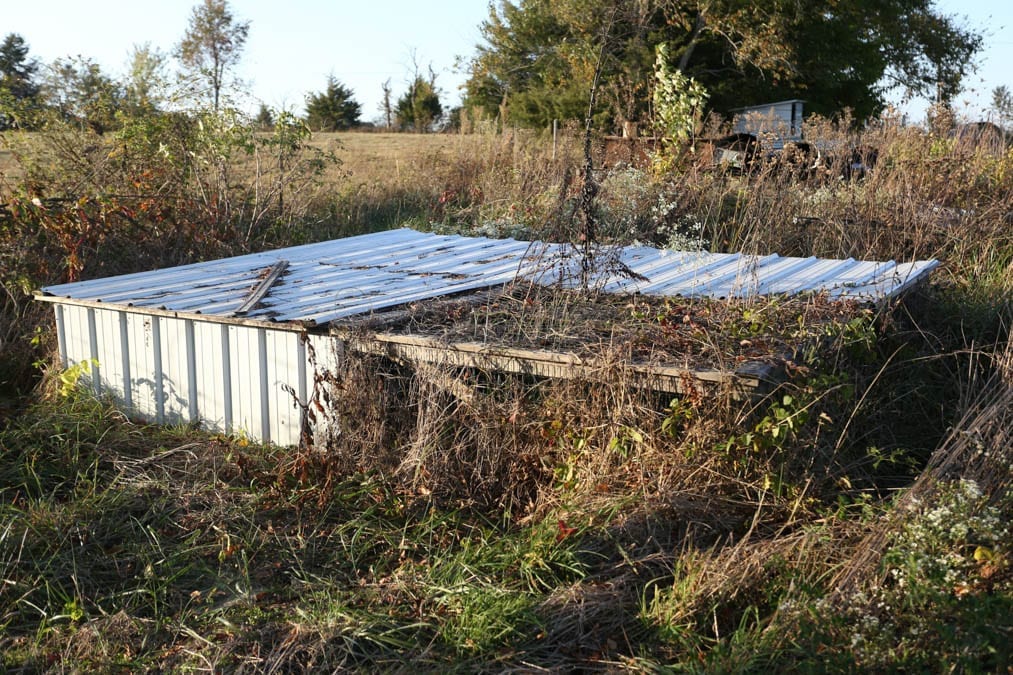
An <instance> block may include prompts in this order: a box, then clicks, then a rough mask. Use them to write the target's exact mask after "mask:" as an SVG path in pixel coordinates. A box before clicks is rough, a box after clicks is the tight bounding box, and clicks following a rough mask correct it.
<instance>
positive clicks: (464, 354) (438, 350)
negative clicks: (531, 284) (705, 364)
mask: <svg viewBox="0 0 1013 675" xmlns="http://www.w3.org/2000/svg"><path fill="white" fill-rule="evenodd" d="M333 333H334V334H335V335H336V336H338V337H342V339H344V340H346V341H347V346H348V349H349V350H351V351H355V352H359V353H364V354H376V355H382V356H387V357H389V358H393V359H396V360H401V361H407V362H412V363H425V364H430V365H436V366H452V367H467V368H478V369H487V370H496V371H501V372H508V373H518V374H525V375H533V376H537V377H548V378H558V379H592V380H593V379H600V378H602V377H609V376H616V377H626V378H630V381H631V384H633V385H634V386H638V387H644V388H649V389H653V390H655V391H663V392H669V393H675V394H697V393H701V390H703V391H714V390H721V391H728V392H729V393H730V394H731V395H732V396H734V397H736V398H752V397H754V396H757V395H759V394H760V393H761V392H762V390H763V389H764V388H765V386H766V385H767V384H768V380H772V379H775V378H776V373H775V369H774V368H773V367H771V366H768V365H767V364H762V363H750V364H749V368H746V369H742V370H741V372H740V371H730V370H720V369H691V368H681V367H678V366H670V365H669V366H665V365H656V364H647V363H635V362H625V363H614V362H603V361H597V360H586V359H582V358H581V357H579V356H577V355H576V354H572V353H567V352H553V351H548V350H537V349H521V348H517V347H501V346H494V345H487V344H481V343H475V342H457V343H450V344H448V343H444V342H441V341H439V340H436V339H434V338H430V337H425V336H419V335H395V334H390V333H382V334H376V335H369V336H363V335H351V334H347V333H345V331H340V330H335V331H333Z"/></svg>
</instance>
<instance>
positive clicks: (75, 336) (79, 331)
mask: <svg viewBox="0 0 1013 675" xmlns="http://www.w3.org/2000/svg"><path fill="white" fill-rule="evenodd" d="M63 325H64V328H65V329H66V332H67V336H66V338H65V340H64V342H65V343H66V350H67V367H68V368H69V367H71V366H74V365H76V364H78V363H81V362H82V361H88V360H89V359H91V358H92V354H91V342H90V339H89V335H88V309H87V308H86V307H74V306H69V305H68V306H65V307H64V308H63ZM81 381H82V383H88V384H90V383H91V376H90V375H88V374H87V373H86V374H84V375H83V376H82V378H81Z"/></svg>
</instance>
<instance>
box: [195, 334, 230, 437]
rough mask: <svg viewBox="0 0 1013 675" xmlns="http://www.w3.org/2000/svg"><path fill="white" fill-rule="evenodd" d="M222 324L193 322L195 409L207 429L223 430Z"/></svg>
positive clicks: (223, 375)
mask: <svg viewBox="0 0 1013 675" xmlns="http://www.w3.org/2000/svg"><path fill="white" fill-rule="evenodd" d="M221 331H222V327H221V326H220V325H219V324H213V323H208V322H205V321H194V322H193V337H194V343H195V345H196V353H195V355H194V365H195V371H196V372H195V377H196V387H197V397H196V401H195V404H196V408H197V414H198V418H199V419H200V421H201V423H202V424H203V425H204V426H205V427H206V428H207V429H209V430H211V431H217V432H219V433H227V431H228V429H227V427H226V423H225V382H226V380H227V378H226V377H225V369H224V365H223V362H222V340H221Z"/></svg>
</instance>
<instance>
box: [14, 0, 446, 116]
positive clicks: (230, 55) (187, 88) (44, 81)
mask: <svg viewBox="0 0 1013 675" xmlns="http://www.w3.org/2000/svg"><path fill="white" fill-rule="evenodd" d="M249 30H250V22H249V21H243V20H240V19H238V18H236V17H235V16H234V14H233V12H232V10H231V8H230V6H229V3H228V1H227V0H202V1H201V2H200V3H199V4H197V5H196V6H194V7H193V9H192V11H191V15H190V18H189V23H188V26H187V29H186V32H185V33H184V35H183V36H182V38H181V39H180V41H179V42H178V43H177V44H176V45H175V46H174V48H173V50H172V51H171V53H169V54H166V53H164V52H162V51H161V50H159V49H157V48H154V47H152V46H151V45H150V44H143V45H135V46H134V47H133V50H132V52H131V54H130V57H129V62H128V67H127V71H126V73H125V75H123V76H122V77H114V76H112V75H110V74H109V73H107V72H105V71H103V69H102V68H101V66H100V65H99V64H98V63H96V62H95V61H93V60H92V59H90V58H87V57H83V56H76V57H65V58H60V59H57V60H56V61H54V62H53V63H51V64H48V65H45V66H44V65H43V64H41V63H40V62H39V60H38V59H36V58H34V57H32V56H31V55H30V53H29V45H28V43H27V42H26V41H25V39H24V37H23V36H21V35H19V34H17V33H9V34H7V36H6V37H5V38H4V39H3V42H2V43H0V131H2V130H5V129H15V128H17V129H24V130H33V129H40V128H43V127H44V126H45V125H46V123H47V121H50V120H53V119H58V120H60V121H62V122H71V123H76V124H77V125H79V126H80V127H82V128H88V129H91V130H92V131H95V132H97V133H104V132H106V131H109V130H113V129H118V128H121V127H122V120H123V118H124V117H130V116H133V117H136V116H139V115H148V114H155V113H160V112H165V111H167V110H169V109H172V108H176V107H179V106H180V104H184V105H185V104H197V105H201V106H206V107H207V108H209V109H210V110H212V111H213V112H218V111H219V110H220V109H221V108H222V107H223V106H225V105H227V104H229V103H230V100H229V98H230V94H232V93H235V92H237V91H240V90H241V87H242V83H241V82H240V81H239V80H238V79H237V78H236V77H235V74H234V71H235V67H236V66H237V65H238V64H239V62H240V60H241V58H242V54H243V50H244V48H245V46H246V40H247V37H248V35H249ZM173 59H174V60H175V61H176V63H177V64H178V66H179V70H178V73H177V74H176V77H175V79H173V78H172V77H170V74H169V66H170V63H171V61H172V60H173ZM383 92H384V98H383V104H382V106H383V109H382V110H381V112H382V113H383V116H382V124H383V126H384V127H386V128H388V129H398V130H410V131H417V132H424V131H431V130H435V129H436V128H438V126H439V125H440V123H441V122H442V121H443V118H444V112H445V111H444V105H443V103H442V101H441V100H440V92H439V89H438V87H437V85H436V75H435V73H433V71H432V70H431V69H430V71H429V73H428V75H423V74H422V73H421V72H420V71H419V69H418V68H417V67H416V68H415V72H414V73H413V74H412V77H411V79H410V80H409V82H408V86H407V89H406V91H405V92H404V93H403V94H402V95H401V96H400V97H398V98H397V99H396V100H395V99H394V98H393V95H392V91H391V87H390V81H389V80H388V81H387V82H385V83H384V84H383ZM305 109H306V114H305V117H304V121H305V123H306V124H307V125H308V126H309V127H310V128H311V129H312V130H314V131H340V130H345V129H350V128H354V127H357V126H360V125H362V124H363V121H362V106H361V105H360V104H359V102H358V101H356V99H355V95H354V93H353V92H352V90H351V89H350V88H349V87H347V86H345V85H344V84H343V83H342V82H341V81H340V80H338V79H337V78H336V77H335V76H333V75H330V76H329V77H328V78H327V81H326V83H325V86H324V88H323V89H322V90H321V91H319V92H311V93H309V94H308V95H307V96H306V101H305ZM278 117H279V112H278V111H275V110H272V109H271V108H270V107H268V106H267V105H265V104H261V106H260V110H259V111H258V113H257V114H256V116H255V117H254V122H255V123H256V124H258V125H260V126H261V127H263V128H270V127H273V125H274V123H275V121H276V120H277V119H278Z"/></svg>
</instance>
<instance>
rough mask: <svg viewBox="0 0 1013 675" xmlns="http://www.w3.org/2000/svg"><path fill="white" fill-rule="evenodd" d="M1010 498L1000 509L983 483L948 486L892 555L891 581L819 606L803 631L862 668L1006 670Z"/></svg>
mask: <svg viewBox="0 0 1013 675" xmlns="http://www.w3.org/2000/svg"><path fill="white" fill-rule="evenodd" d="M1010 497H1011V495H1007V496H1006V499H1004V500H1001V501H1000V503H999V504H998V505H995V504H990V503H989V500H988V498H987V497H986V496H985V495H983V494H982V492H981V490H980V488H979V487H978V485H977V484H975V483H974V482H973V481H968V480H960V481H955V482H952V483H948V484H942V485H940V486H939V490H938V491H937V492H936V493H935V494H934V495H933V496H932V497H931V501H927V502H925V503H916V510H915V511H914V513H913V514H912V515H910V517H909V518H908V519H907V521H906V522H905V523H904V525H903V526H902V527H901V528H900V529H899V531H898V532H897V534H896V536H895V538H894V540H893V542H892V544H891V546H890V547H889V549H888V550H887V551H886V553H885V554H884V556H883V559H882V565H883V569H882V571H883V573H884V575H885V582H884V583H883V584H882V585H880V586H879V587H877V588H874V589H871V590H869V591H868V592H861V591H859V592H855V593H852V594H851V595H849V596H848V597H846V598H844V599H843V600H840V599H837V600H833V601H831V600H829V599H823V600H819V601H817V602H816V603H815V604H814V606H813V609H814V610H815V612H814V613H813V614H812V617H813V619H814V621H813V623H809V624H805V621H803V622H802V623H803V627H802V630H803V632H806V631H807V630H808V631H812V633H815V634H818V637H816V641H817V642H818V643H820V644H821V645H824V646H825V645H827V644H836V645H837V646H838V648H841V647H844V646H845V645H846V646H847V652H841V653H838V654H836V656H837V657H839V658H842V659H846V660H847V662H848V663H850V664H851V666H849V667H855V666H857V667H859V668H860V669H872V670H880V669H887V670H889V669H893V668H896V667H898V666H901V667H903V668H910V669H912V670H937V669H939V668H942V667H944V666H945V668H946V669H955V670H957V671H961V670H967V669H970V670H971V671H975V672H977V671H988V670H990V667H989V664H998V663H1002V662H1003V660H1004V659H1006V658H1008V655H1009V644H1008V637H1007V635H1006V631H1008V626H1009V616H1008V607H1009V605H1008V603H1009V600H1008V598H1009V595H1010V592H1011V591H1013V583H1011V580H1010V574H1009V557H1010V527H1009V525H1008V522H1007V521H1008V519H1007V518H1006V517H1004V514H1007V515H1008V507H1009V506H1010ZM786 609H789V608H786ZM798 616H801V612H800V613H799V614H798ZM1004 626H1005V628H1004ZM827 656H828V657H829V656H830V655H829V654H828V655H827Z"/></svg>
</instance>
